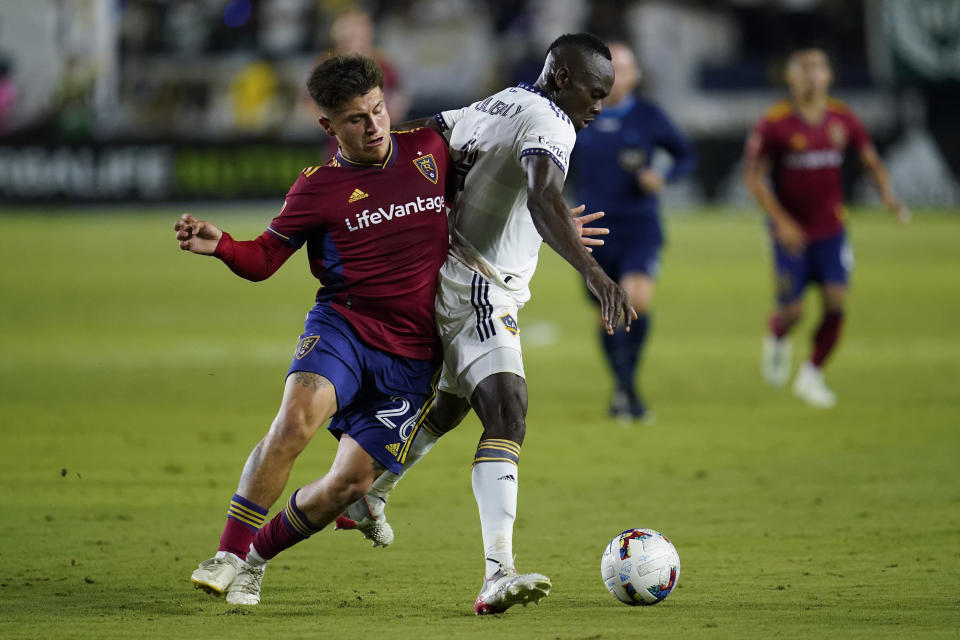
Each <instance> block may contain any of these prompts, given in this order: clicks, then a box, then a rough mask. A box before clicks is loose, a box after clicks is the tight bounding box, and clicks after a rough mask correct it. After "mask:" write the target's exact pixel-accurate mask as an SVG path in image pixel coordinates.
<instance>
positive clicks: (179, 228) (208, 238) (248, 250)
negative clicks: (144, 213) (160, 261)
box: [173, 213, 296, 282]
mask: <svg viewBox="0 0 960 640" xmlns="http://www.w3.org/2000/svg"><path fill="white" fill-rule="evenodd" d="M173 229H174V231H176V232H177V242H178V243H179V244H180V248H181V249H183V250H184V251H190V252H192V253H198V254H200V255H205V256H215V257H217V258H220V259H221V260H223V262H224V264H226V265H227V266H228V267H229V268H230V270H231V271H233V272H234V273H235V274H237V275H238V276H240V277H241V278H245V279H247V280H251V281H253V282H259V281H261V280H266V279H267V278H269V277H270V276H272V275H273V274H274V273H276V271H277V269H279V268H280V267H281V265H283V263H284V262H286V260H287V258H289V257H290V256H291V255H293V253H294V252H295V251H296V249H295V248H294V247H292V246H290V245H288V244H286V243H284V242H283V241H282V240H280V239H279V238H278V237H277V236H276V235H274V234H272V233H270V232H269V231H264V232H263V233H262V234H261V235H260V237H258V238H256V239H255V240H244V241H238V240H234V239H233V238H231V237H230V234H229V233H227V232H225V231H222V230H220V229H218V228H217V227H215V226H214V225H212V224H210V223H209V222H205V221H203V220H197V219H196V218H194V217H193V216H192V215H190V214H189V213H185V214H183V215H182V216H180V219H179V220H177V222H176V223H175V224H174V225H173Z"/></svg>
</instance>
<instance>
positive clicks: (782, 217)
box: [743, 157, 807, 253]
mask: <svg viewBox="0 0 960 640" xmlns="http://www.w3.org/2000/svg"><path fill="white" fill-rule="evenodd" d="M769 174H770V163H769V162H768V161H767V160H765V159H764V158H759V157H757V158H750V157H748V158H747V166H746V169H745V170H744V173H743V181H744V182H745V183H746V185H747V189H749V190H750V193H752V194H753V197H754V198H756V199H757V202H758V203H759V204H760V206H761V207H763V210H764V211H765V212H766V213H767V215H768V216H770V221H771V222H772V223H773V234H774V236H776V238H777V241H778V242H779V243H780V244H781V245H783V246H784V247H785V248H786V249H787V251H790V252H792V253H801V252H802V251H803V250H804V248H806V246H807V238H806V234H804V232H803V229H802V228H801V227H800V225H799V224H797V223H796V222H795V221H794V219H793V218H791V217H790V214H789V213H787V210H786V209H784V208H783V205H781V204H780V201H779V200H777V196H776V195H775V194H774V193H773V189H771V188H770V185H769V184H768V183H767V176H768V175H769Z"/></svg>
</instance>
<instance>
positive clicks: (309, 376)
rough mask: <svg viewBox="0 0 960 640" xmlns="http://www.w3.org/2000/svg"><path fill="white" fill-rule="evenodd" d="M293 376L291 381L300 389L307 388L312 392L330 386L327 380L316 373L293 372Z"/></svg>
mask: <svg viewBox="0 0 960 640" xmlns="http://www.w3.org/2000/svg"><path fill="white" fill-rule="evenodd" d="M293 376H294V377H293V379H294V381H295V382H296V383H297V384H299V385H300V386H301V387H309V388H311V389H312V390H313V391H314V392H317V391H320V389H323V388H324V387H329V386H331V385H330V381H329V380H327V379H326V378H324V377H323V376H321V375H318V374H316V373H310V372H309V371H295V372H294V373H293Z"/></svg>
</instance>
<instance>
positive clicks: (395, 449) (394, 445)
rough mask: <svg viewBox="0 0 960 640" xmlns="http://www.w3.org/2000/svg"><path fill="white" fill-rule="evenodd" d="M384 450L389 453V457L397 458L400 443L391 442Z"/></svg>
mask: <svg viewBox="0 0 960 640" xmlns="http://www.w3.org/2000/svg"><path fill="white" fill-rule="evenodd" d="M386 450H387V451H389V452H390V455H392V456H393V457H397V454H398V453H400V443H399V442H393V443H391V444H388V445H387V446H386Z"/></svg>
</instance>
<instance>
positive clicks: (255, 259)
mask: <svg viewBox="0 0 960 640" xmlns="http://www.w3.org/2000/svg"><path fill="white" fill-rule="evenodd" d="M296 250H297V249H296V248H295V247H291V246H289V245H287V244H284V243H283V242H282V241H281V240H280V239H279V238H278V237H276V236H275V235H273V234H272V233H270V232H269V231H264V232H263V233H262V234H260V237H259V238H257V239H256V240H243V241H237V240H234V239H233V238H232V237H231V236H230V234H229V233H227V232H226V231H224V232H223V236H222V237H221V238H220V242H218V243H217V249H216V251H214V253H213V255H214V256H215V257H217V258H220V259H221V260H223V262H224V264H226V265H227V266H228V267H230V270H231V271H233V272H234V273H235V274H237V275H238V276H240V277H241V278H246V279H247V280H252V281H253V282H259V281H261V280H266V279H267V278H269V277H270V276H272V275H273V274H274V273H276V271H277V269H279V268H280V266H281V265H282V264H283V263H284V262H286V261H287V258H289V257H290V256H292V255H293V253H294V252H295V251H296Z"/></svg>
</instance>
